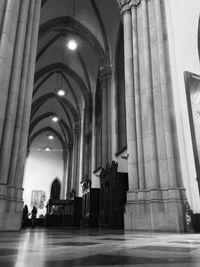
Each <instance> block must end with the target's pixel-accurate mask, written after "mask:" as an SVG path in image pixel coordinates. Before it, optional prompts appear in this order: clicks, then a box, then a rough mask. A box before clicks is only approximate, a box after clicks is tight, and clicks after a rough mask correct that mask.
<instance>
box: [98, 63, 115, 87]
mask: <svg viewBox="0 0 200 267" xmlns="http://www.w3.org/2000/svg"><path fill="white" fill-rule="evenodd" d="M111 74H112V69H111V66H110V65H104V66H101V67H100V70H99V83H102V82H103V81H105V80H106V79H108V78H110V77H111Z"/></svg>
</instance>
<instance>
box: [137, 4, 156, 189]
mask: <svg viewBox="0 0 200 267" xmlns="http://www.w3.org/2000/svg"><path fill="white" fill-rule="evenodd" d="M141 8H142V24H143V45H144V64H145V66H144V68H145V76H144V80H145V81H144V82H145V96H146V102H145V103H146V110H145V113H146V114H145V116H147V123H148V125H147V127H148V130H147V142H146V144H148V145H149V148H150V149H149V159H148V161H149V163H150V171H151V188H159V187H160V179H159V170H158V156H157V144H156V129H155V117H154V99H153V82H152V68H151V50H150V36H149V34H150V33H149V20H148V18H149V15H148V9H147V0H142V1H141Z"/></svg>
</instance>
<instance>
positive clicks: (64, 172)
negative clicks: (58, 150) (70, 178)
mask: <svg viewBox="0 0 200 267" xmlns="http://www.w3.org/2000/svg"><path fill="white" fill-rule="evenodd" d="M67 158H68V153H67V150H65V151H63V184H62V191H61V198H62V199H66V182H67Z"/></svg>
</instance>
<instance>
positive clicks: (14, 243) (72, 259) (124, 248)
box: [0, 228, 200, 267]
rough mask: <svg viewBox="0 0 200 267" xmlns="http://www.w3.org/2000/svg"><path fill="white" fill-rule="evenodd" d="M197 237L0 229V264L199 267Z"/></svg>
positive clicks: (20, 266) (17, 266)
mask: <svg viewBox="0 0 200 267" xmlns="http://www.w3.org/2000/svg"><path fill="white" fill-rule="evenodd" d="M199 252H200V235H199V234H171V233H145V232H124V231H114V230H113V231H111V230H94V229H92V230H88V229H60V230H58V229H43V228H38V229H37V228H36V229H25V230H23V231H22V232H21V233H1V235H0V266H1V267H27V266H28V267H64V266H65V267H66V266H76V267H78V266H115V267H117V266H140V267H142V266H146V267H147V266H150V267H151V266H152V267H155V266H167V267H171V266H173V267H184V266H185V267H186V266H187V267H197V266H200V253H199Z"/></svg>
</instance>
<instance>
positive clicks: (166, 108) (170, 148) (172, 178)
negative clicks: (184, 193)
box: [154, 0, 177, 187]
mask: <svg viewBox="0 0 200 267" xmlns="http://www.w3.org/2000/svg"><path fill="white" fill-rule="evenodd" d="M154 3H155V14H156V21H157V23H156V26H157V27H156V29H157V38H158V59H159V71H160V89H161V96H162V105H163V123H164V133H165V144H166V154H167V164H168V173H169V186H170V187H176V186H177V180H176V175H177V174H176V166H175V155H174V145H173V140H172V139H173V137H172V129H171V128H172V127H171V124H170V123H171V122H170V121H171V117H172V119H174V118H173V113H172V112H170V105H169V90H168V86H169V83H168V81H167V69H166V56H165V47H164V34H163V28H162V15H161V4H160V0H154Z"/></svg>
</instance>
